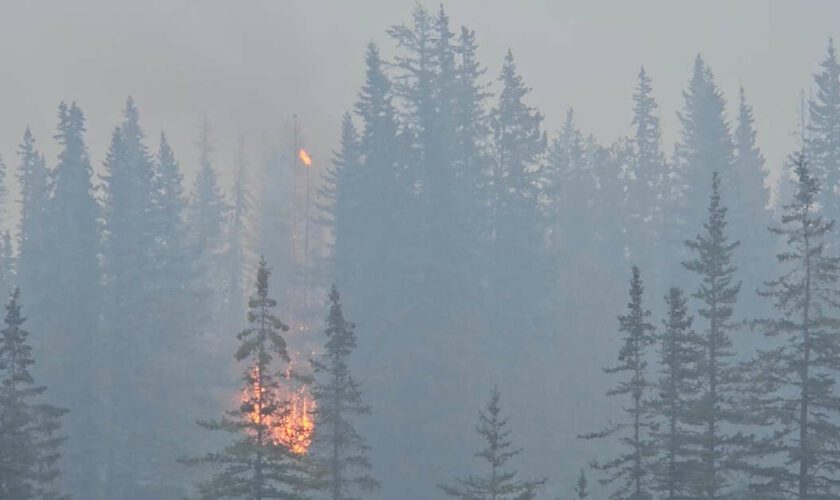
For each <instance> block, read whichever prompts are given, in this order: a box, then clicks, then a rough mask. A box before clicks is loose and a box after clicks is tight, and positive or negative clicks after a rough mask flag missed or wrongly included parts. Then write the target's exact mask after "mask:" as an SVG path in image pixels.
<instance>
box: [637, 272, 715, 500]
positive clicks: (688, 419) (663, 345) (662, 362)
mask: <svg viewBox="0 0 840 500" xmlns="http://www.w3.org/2000/svg"><path fill="white" fill-rule="evenodd" d="M665 304H666V318H665V319H664V320H663V321H662V327H663V331H662V333H661V334H660V335H659V338H658V341H659V366H660V368H659V373H660V376H659V380H658V383H657V387H656V388H657V396H656V398H655V399H654V400H653V401H651V405H650V411H651V412H652V414H653V415H655V417H656V418H657V427H656V429H655V431H654V437H655V442H656V449H657V458H656V464H655V466H654V467H653V469H652V470H653V472H654V476H655V479H656V481H655V485H654V488H655V490H656V491H658V492H659V493H660V494H661V495H662V498H663V499H667V500H677V499H681V498H686V497H688V496H691V490H690V489H689V484H690V482H691V479H692V478H693V477H694V473H693V471H694V470H696V469H697V468H698V461H697V458H696V455H697V454H696V452H695V450H694V449H693V446H694V445H695V444H696V443H697V439H698V436H697V432H696V430H695V429H696V428H695V427H694V419H693V418H692V406H693V405H694V404H695V402H696V399H697V397H698V395H699V392H700V389H701V386H700V380H699V379H700V372H699V370H700V366H701V361H702V357H703V351H702V347H701V346H702V339H701V338H700V337H699V336H698V335H697V334H696V333H695V332H694V330H693V329H692V322H693V318H692V317H691V315H689V314H688V306H687V299H686V297H685V294H684V293H683V291H682V290H681V289H679V288H676V287H672V288H671V289H670V290H669V291H668V295H666V296H665Z"/></svg>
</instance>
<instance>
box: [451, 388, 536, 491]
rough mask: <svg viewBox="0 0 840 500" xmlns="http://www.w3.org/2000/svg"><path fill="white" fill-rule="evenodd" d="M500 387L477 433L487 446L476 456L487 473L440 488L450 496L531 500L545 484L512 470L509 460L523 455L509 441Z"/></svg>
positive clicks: (458, 479)
mask: <svg viewBox="0 0 840 500" xmlns="http://www.w3.org/2000/svg"><path fill="white" fill-rule="evenodd" d="M500 397H501V396H500V394H499V389H498V387H493V392H492V393H491V395H490V401H489V402H488V403H487V406H486V407H485V409H484V411H482V412H479V415H478V426H477V427H476V431H477V432H478V434H479V435H480V436H481V437H482V439H484V441H485V442H486V446H485V447H484V448H482V449H481V450H480V451H478V452H477V453H476V454H475V456H476V457H477V458H479V459H481V460H483V461H484V462H486V464H485V466H486V467H487V470H485V471H484V473H483V474H481V475H470V476H467V477H466V478H456V479H455V480H454V482H452V483H451V484H445V485H439V486H438V487H439V488H440V489H441V490H442V491H443V492H444V493H445V494H446V495H447V496H450V497H453V498H457V499H459V500H532V499H534V498H536V495H537V492H538V491H539V489H540V488H541V487H542V485H543V484H545V479H536V480H533V479H532V480H521V479H518V478H517V476H518V473H517V472H516V471H514V470H511V469H510V468H509V466H508V461H509V460H510V459H512V458H514V457H516V456H517V455H519V454H520V453H522V449H521V448H515V447H514V446H513V443H512V442H511V441H510V432H511V431H510V430H509V429H508V418H507V417H505V416H503V415H502V409H501V407H500V406H499V399H500Z"/></svg>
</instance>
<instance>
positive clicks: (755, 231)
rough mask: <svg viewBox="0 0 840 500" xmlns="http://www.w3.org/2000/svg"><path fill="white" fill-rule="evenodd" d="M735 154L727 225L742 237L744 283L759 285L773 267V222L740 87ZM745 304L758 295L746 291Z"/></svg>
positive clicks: (740, 266)
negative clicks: (769, 249)
mask: <svg viewBox="0 0 840 500" xmlns="http://www.w3.org/2000/svg"><path fill="white" fill-rule="evenodd" d="M733 139H734V142H735V157H734V163H733V169H734V172H733V178H732V182H733V183H734V186H733V189H731V190H730V192H731V195H732V196H734V197H733V198H732V206H733V208H738V207H739V208H738V209H737V210H732V211H730V212H729V220H730V227H731V228H732V231H733V232H734V233H735V234H737V235H738V236H739V238H740V240H741V241H742V244H741V246H740V248H739V251H738V255H736V256H735V257H734V262H735V264H736V265H737V266H738V269H739V271H740V273H741V275H742V276H743V277H744V280H745V283H747V284H749V285H755V286H758V285H759V284H760V282H761V277H762V276H766V275H767V273H768V271H770V270H771V269H772V268H773V264H774V263H773V259H772V258H771V256H770V253H769V252H767V249H768V248H774V247H775V246H776V244H777V242H776V238H775V237H774V235H773V234H772V233H770V232H769V231H767V227H769V226H770V225H771V224H772V222H773V218H772V212H771V208H770V190H769V189H768V187H767V186H766V185H765V182H766V181H767V170H766V168H765V165H764V155H763V154H762V153H761V150H760V149H759V148H758V144H757V141H756V130H755V127H754V124H753V109H752V106H750V105H749V103H748V102H747V99H746V96H745V95H744V89H743V87H742V88H741V91H740V100H739V106H738V120H737V126H736V127H735V131H734V133H733ZM744 298H745V299H746V300H745V303H744V306H745V308H749V309H751V310H752V309H754V307H755V306H756V305H757V302H759V301H758V297H757V296H755V295H754V294H747V296H746V297H744Z"/></svg>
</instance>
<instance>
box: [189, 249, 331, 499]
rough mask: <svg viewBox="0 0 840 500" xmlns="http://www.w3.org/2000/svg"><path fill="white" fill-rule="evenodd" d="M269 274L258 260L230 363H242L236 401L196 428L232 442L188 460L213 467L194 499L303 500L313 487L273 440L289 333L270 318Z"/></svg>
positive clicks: (282, 403)
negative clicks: (253, 287)
mask: <svg viewBox="0 0 840 500" xmlns="http://www.w3.org/2000/svg"><path fill="white" fill-rule="evenodd" d="M270 276H271V270H270V269H269V267H268V263H266V261H265V259H262V260H260V264H259V269H258V271H257V282H256V290H255V293H254V295H253V296H252V297H251V299H250V300H249V302H248V307H249V311H248V323H249V326H248V327H247V328H245V329H244V330H242V332H240V333H239V334H238V335H237V339H238V340H239V341H240V344H239V348H238V349H237V350H236V360H237V361H239V362H243V361H244V362H246V363H247V366H246V368H245V370H244V372H243V375H242V380H243V382H244V387H243V393H244V394H245V396H243V398H242V403H241V404H240V405H239V406H238V407H237V408H236V409H233V410H230V411H228V412H227V414H226V416H224V417H222V418H221V419H220V420H217V421H209V422H206V421H203V422H199V424H200V425H201V426H202V427H204V428H206V429H208V430H211V431H223V432H226V433H229V434H231V435H232V439H233V442H232V443H231V444H229V445H228V446H226V447H225V448H224V449H222V450H220V451H218V452H211V453H208V454H206V455H204V456H203V457H199V458H196V459H191V460H188V461H187V463H190V464H207V465H210V466H212V467H213V474H212V476H211V477H210V478H209V479H208V480H206V481H204V482H202V483H200V484H199V485H198V493H199V498H206V499H210V498H240V499H249V500H250V499H255V500H261V499H269V498H283V499H288V500H304V499H306V498H309V496H308V494H307V493H306V491H307V490H309V489H312V488H315V487H317V486H318V483H317V481H316V480H315V475H314V470H313V469H312V466H311V464H310V463H309V462H308V460H307V459H306V457H305V456H300V455H297V454H295V453H294V452H293V451H292V450H291V449H290V448H289V447H287V445H286V444H285V443H283V442H282V441H279V440H278V439H276V432H277V430H278V429H279V428H281V427H282V426H283V425H285V423H286V420H287V419H288V418H289V415H290V407H289V402H288V401H287V400H284V399H283V398H282V397H281V396H280V393H279V389H280V381H281V378H282V377H283V376H284V375H283V374H284V373H286V372H287V370H288V369H289V366H288V365H289V354H288V351H287V348H286V341H285V340H284V339H283V336H282V333H281V332H283V331H287V330H288V329H289V327H288V326H286V324H285V323H284V322H283V321H281V320H280V319H279V318H278V317H277V316H275V314H274V309H275V308H276V306H277V302H276V301H275V300H274V299H273V298H271V297H270V295H269V278H270Z"/></svg>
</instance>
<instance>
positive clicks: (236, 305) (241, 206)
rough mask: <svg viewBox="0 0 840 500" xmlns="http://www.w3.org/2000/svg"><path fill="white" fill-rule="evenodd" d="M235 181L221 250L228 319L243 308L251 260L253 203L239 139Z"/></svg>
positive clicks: (246, 160) (245, 159) (245, 162)
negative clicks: (225, 246)
mask: <svg viewBox="0 0 840 500" xmlns="http://www.w3.org/2000/svg"><path fill="white" fill-rule="evenodd" d="M235 166H236V179H235V181H234V185H233V191H232V196H233V199H232V200H231V214H230V221H229V223H228V231H227V242H228V247H227V249H226V251H225V257H224V258H225V267H226V273H227V276H226V277H225V294H226V296H227V300H226V302H227V310H228V311H229V314H228V317H229V318H235V317H238V316H239V314H240V313H241V311H242V310H243V309H244V308H245V307H244V306H245V304H244V302H245V295H246V284H245V281H246V278H245V275H246V273H247V272H248V266H249V265H251V266H253V264H254V262H253V261H254V260H255V259H252V258H251V256H250V252H251V250H252V248H251V238H252V234H251V231H250V226H249V224H248V222H249V221H248V216H249V214H250V211H251V209H252V207H253V204H254V201H253V199H252V196H251V191H250V186H249V180H248V172H247V168H248V159H247V157H246V156H245V144H244V141H243V140H242V139H241V138H240V140H239V148H238V150H237V153H236V160H235Z"/></svg>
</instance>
